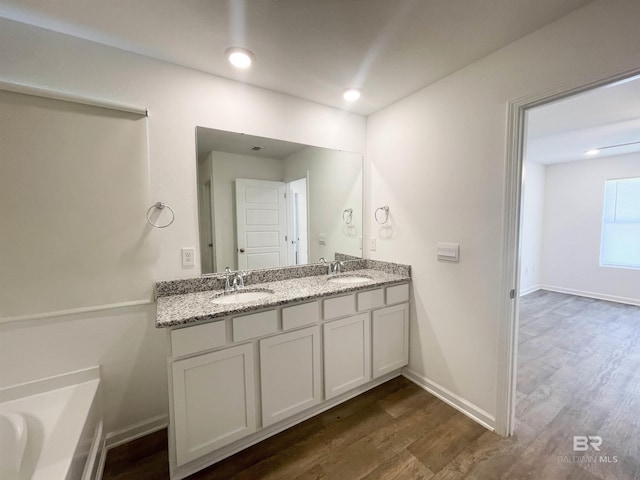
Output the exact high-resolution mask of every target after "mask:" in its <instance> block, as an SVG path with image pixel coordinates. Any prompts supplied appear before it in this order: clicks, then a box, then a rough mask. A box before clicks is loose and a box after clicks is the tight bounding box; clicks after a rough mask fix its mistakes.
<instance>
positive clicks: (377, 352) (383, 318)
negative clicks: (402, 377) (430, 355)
mask: <svg viewBox="0 0 640 480" xmlns="http://www.w3.org/2000/svg"><path fill="white" fill-rule="evenodd" d="M372 330H373V332H372V337H373V347H372V348H373V378H377V377H380V376H382V375H384V374H385V373H389V372H392V371H393V370H397V369H398V368H401V367H404V366H405V365H407V364H408V363H409V304H407V303H403V304H401V305H395V306H393V307H387V308H382V309H380V310H374V311H373V319H372Z"/></svg>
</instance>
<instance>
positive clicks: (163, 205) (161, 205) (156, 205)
mask: <svg viewBox="0 0 640 480" xmlns="http://www.w3.org/2000/svg"><path fill="white" fill-rule="evenodd" d="M154 208H157V209H158V210H164V209H165V208H166V209H167V210H169V211H170V212H171V220H169V223H167V224H165V225H158V224H157V223H154V222H153V221H151V211H152V210H153V209H154ZM175 219H176V214H175V212H174V211H173V209H172V208H171V207H170V206H169V205H167V204H166V203H164V202H156V203H154V204H153V205H151V206H150V207H149V210H147V222H149V224H151V225H152V226H154V227H156V228H167V227H168V226H169V225H171V224H172V223H173V221H174V220H175Z"/></svg>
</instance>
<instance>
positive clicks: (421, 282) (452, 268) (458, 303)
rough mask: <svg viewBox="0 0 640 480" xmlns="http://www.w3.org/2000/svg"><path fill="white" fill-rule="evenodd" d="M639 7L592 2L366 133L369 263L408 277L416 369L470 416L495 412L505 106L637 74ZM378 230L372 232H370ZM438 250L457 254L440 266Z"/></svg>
mask: <svg viewBox="0 0 640 480" xmlns="http://www.w3.org/2000/svg"><path fill="white" fill-rule="evenodd" d="M639 22H640V3H639V2H637V0H606V1H596V2H594V3H591V4H589V5H587V6H585V7H584V8H582V9H580V10H578V11H576V12H574V13H572V14H570V15H568V16H566V17H564V18H562V19H560V20H558V21H556V22H554V23H552V24H550V25H548V26H546V27H544V28H542V29H540V30H538V31H536V32H534V33H533V34H531V35H528V36H526V37H524V38H522V39H520V40H518V41H516V42H514V43H512V44H510V45H508V46H507V47H505V48H503V49H502V50H500V51H498V52H496V53H494V54H492V55H489V56H487V57H485V58H484V59H482V60H480V61H478V62H476V63H474V64H472V65H470V66H468V67H465V68H463V69H461V70H459V71H458V72H456V73H454V74H453V75H450V76H449V77H446V78H444V79H442V80H441V81H439V82H437V83H435V84H433V85H431V86H429V87H427V88H425V89H422V90H420V91H419V92H417V93H415V94H413V95H410V96H409V97H407V98H405V99H403V100H401V101H399V102H397V103H395V104H393V105H391V106H389V107H387V108H385V109H383V110H381V111H379V112H377V113H375V114H374V115H372V116H370V117H369V119H368V122H367V158H368V160H369V162H370V179H369V188H370V190H369V191H370V198H369V205H371V207H372V209H373V208H375V207H378V206H381V205H389V207H390V213H391V222H390V228H387V229H382V228H378V227H377V225H375V224H373V223H372V222H371V217H372V215H371V212H369V215H368V218H369V219H370V220H369V224H370V225H372V228H371V233H372V234H376V235H378V238H377V251H376V252H373V253H371V256H372V257H373V258H376V259H381V260H392V261H399V262H404V263H409V264H411V265H412V277H413V294H414V295H413V301H412V307H411V331H410V335H411V343H410V364H409V369H410V370H411V371H412V372H413V373H414V374H415V378H419V379H421V380H422V382H423V383H424V384H425V385H427V386H429V387H430V388H432V389H434V390H437V391H439V392H440V393H441V394H444V395H446V396H448V398H450V399H452V401H455V402H457V403H458V404H459V405H461V406H462V407H463V408H466V409H467V411H470V412H472V413H474V414H476V415H477V416H478V417H479V418H483V419H484V420H485V421H487V422H488V423H491V422H492V421H493V417H494V416H495V413H496V408H497V407H496V405H497V371H498V354H497V352H498V349H499V347H500V346H499V345H498V338H499V333H500V324H499V323H500V312H501V310H500V306H501V303H500V302H501V299H502V298H505V295H507V293H508V292H501V291H500V288H501V281H502V277H501V269H502V262H503V252H504V249H503V248H504V247H503V240H504V234H505V232H504V226H503V211H504V208H505V201H504V197H505V177H506V174H505V171H506V167H505V160H506V159H505V154H506V132H507V124H506V120H507V103H508V102H509V101H510V100H515V99H519V98H522V97H525V96H529V95H533V94H539V93H540V92H543V91H546V90H548V89H551V88H554V89H555V88H558V87H559V86H561V85H566V86H567V87H568V88H569V87H570V86H575V85H578V84H581V83H582V82H583V78H584V77H585V76H589V77H592V76H593V75H595V74H596V73H597V72H601V73H602V76H606V75H608V74H610V73H611V72H618V71H619V68H620V65H623V64H624V65H628V64H635V65H637V66H638V67H640V56H639V53H640V50H639V49H638V45H640V29H638V28H637V26H638V24H639ZM373 227H375V228H373ZM438 241H448V242H457V243H460V245H461V259H460V262H459V263H444V262H442V263H440V262H438V261H437V260H436V255H435V251H434V247H435V244H436V242H438Z"/></svg>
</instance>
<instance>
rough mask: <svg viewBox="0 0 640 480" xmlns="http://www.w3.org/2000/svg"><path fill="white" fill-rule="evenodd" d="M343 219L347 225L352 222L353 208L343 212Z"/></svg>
mask: <svg viewBox="0 0 640 480" xmlns="http://www.w3.org/2000/svg"><path fill="white" fill-rule="evenodd" d="M342 220H343V221H344V223H346V224H347V225H351V222H352V221H353V208H347V209H346V210H345V211H344V212H342Z"/></svg>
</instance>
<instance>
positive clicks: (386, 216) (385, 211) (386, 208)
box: [373, 205, 389, 225]
mask: <svg viewBox="0 0 640 480" xmlns="http://www.w3.org/2000/svg"><path fill="white" fill-rule="evenodd" d="M379 211H382V213H383V215H384V220H382V221H380V219H379V218H378V212H379ZM373 216H374V217H375V219H376V222H377V223H379V224H380V225H384V224H385V223H387V222H388V221H389V206H388V205H385V206H384V207H378V208H376V211H375V213H374V214H373Z"/></svg>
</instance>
